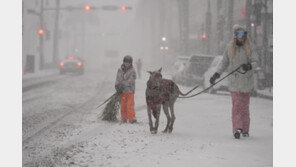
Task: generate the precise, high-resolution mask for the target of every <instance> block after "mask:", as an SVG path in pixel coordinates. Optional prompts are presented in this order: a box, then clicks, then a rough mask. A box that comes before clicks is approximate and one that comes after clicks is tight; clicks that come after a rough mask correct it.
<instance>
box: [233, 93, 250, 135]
mask: <svg viewBox="0 0 296 167" xmlns="http://www.w3.org/2000/svg"><path fill="white" fill-rule="evenodd" d="M231 97H232V131H233V132H234V131H235V130H236V129H238V128H240V129H242V130H243V132H249V128H250V112H249V104H250V93H241V92H231Z"/></svg>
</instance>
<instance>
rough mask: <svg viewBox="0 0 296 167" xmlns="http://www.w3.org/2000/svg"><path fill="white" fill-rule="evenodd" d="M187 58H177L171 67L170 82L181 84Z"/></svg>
mask: <svg viewBox="0 0 296 167" xmlns="http://www.w3.org/2000/svg"><path fill="white" fill-rule="evenodd" d="M188 59H189V56H178V57H177V59H176V61H175V63H174V65H173V75H172V80H173V81H174V82H176V83H180V84H182V83H183V81H184V69H185V65H186V62H187V61H188Z"/></svg>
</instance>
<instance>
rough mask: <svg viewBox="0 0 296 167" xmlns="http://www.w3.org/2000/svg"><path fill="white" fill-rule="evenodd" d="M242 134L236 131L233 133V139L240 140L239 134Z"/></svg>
mask: <svg viewBox="0 0 296 167" xmlns="http://www.w3.org/2000/svg"><path fill="white" fill-rule="evenodd" d="M241 133H242V130H241V129H237V130H235V131H234V133H233V136H234V138H235V139H240V134H241Z"/></svg>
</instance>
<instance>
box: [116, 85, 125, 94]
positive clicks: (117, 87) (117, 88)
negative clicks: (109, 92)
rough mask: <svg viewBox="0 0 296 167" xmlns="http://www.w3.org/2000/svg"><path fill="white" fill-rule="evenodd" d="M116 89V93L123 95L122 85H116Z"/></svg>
mask: <svg viewBox="0 0 296 167" xmlns="http://www.w3.org/2000/svg"><path fill="white" fill-rule="evenodd" d="M115 89H116V92H117V93H118V94H121V93H122V90H123V87H122V85H121V84H119V85H115Z"/></svg>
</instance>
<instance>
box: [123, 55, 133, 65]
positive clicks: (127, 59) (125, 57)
mask: <svg viewBox="0 0 296 167" xmlns="http://www.w3.org/2000/svg"><path fill="white" fill-rule="evenodd" d="M123 62H128V63H131V64H132V63H133V58H132V56H130V55H126V56H124V58H123Z"/></svg>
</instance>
